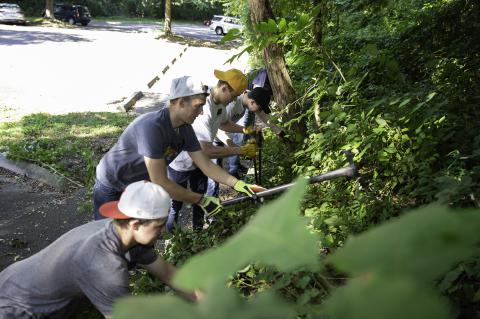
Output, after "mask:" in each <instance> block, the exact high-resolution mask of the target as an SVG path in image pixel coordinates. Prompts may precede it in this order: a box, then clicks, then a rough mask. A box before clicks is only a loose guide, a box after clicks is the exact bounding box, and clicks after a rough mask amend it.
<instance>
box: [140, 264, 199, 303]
mask: <svg viewBox="0 0 480 319" xmlns="http://www.w3.org/2000/svg"><path fill="white" fill-rule="evenodd" d="M142 267H143V268H145V269H146V270H147V271H148V272H149V273H151V274H152V275H154V276H155V277H157V278H158V279H160V280H161V281H162V282H163V283H165V284H166V285H167V286H169V287H170V288H171V289H172V290H173V291H175V293H176V294H177V295H179V296H180V297H182V298H185V299H187V300H190V301H196V300H197V296H196V295H195V293H194V292H188V291H185V290H183V289H180V288H178V287H176V286H175V285H172V279H173V276H174V275H175V273H176V272H177V268H176V267H175V266H173V265H172V264H170V263H169V262H166V261H164V260H163V259H162V258H160V257H159V258H158V259H157V260H156V261H155V262H154V263H153V264H151V265H147V266H142Z"/></svg>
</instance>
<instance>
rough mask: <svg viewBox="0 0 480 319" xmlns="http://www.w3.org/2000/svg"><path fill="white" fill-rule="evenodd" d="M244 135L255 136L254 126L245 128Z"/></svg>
mask: <svg viewBox="0 0 480 319" xmlns="http://www.w3.org/2000/svg"><path fill="white" fill-rule="evenodd" d="M243 134H246V135H253V134H255V128H254V127H253V126H247V127H244V128H243Z"/></svg>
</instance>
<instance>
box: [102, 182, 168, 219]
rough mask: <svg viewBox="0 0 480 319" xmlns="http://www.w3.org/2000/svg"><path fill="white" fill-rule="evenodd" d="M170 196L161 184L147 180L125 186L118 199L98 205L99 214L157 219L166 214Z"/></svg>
mask: <svg viewBox="0 0 480 319" xmlns="http://www.w3.org/2000/svg"><path fill="white" fill-rule="evenodd" d="M170 203H171V198H170V195H168V193H167V191H165V190H164V189H163V187H162V186H160V185H157V184H154V183H152V182H148V181H140V182H135V183H132V184H130V185H128V186H127V188H125V191H124V192H123V193H122V195H121V196H120V200H119V201H113V202H108V203H105V204H103V205H102V206H100V209H99V210H100V214H102V215H103V216H105V217H110V218H114V219H128V218H139V219H159V218H165V217H167V216H168V211H169V210H170Z"/></svg>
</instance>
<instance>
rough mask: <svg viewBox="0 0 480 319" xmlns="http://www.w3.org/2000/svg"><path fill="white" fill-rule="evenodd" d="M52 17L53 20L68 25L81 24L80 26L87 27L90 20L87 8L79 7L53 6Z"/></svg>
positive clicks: (68, 5) (67, 5)
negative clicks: (64, 22)
mask: <svg viewBox="0 0 480 319" xmlns="http://www.w3.org/2000/svg"><path fill="white" fill-rule="evenodd" d="M53 15H54V16H55V19H58V20H62V21H66V22H68V23H70V24H77V23H81V24H82V25H87V24H88V23H89V22H90V21H91V20H92V16H91V15H90V11H88V8H87V7H85V6H79V5H70V4H55V6H54V8H53Z"/></svg>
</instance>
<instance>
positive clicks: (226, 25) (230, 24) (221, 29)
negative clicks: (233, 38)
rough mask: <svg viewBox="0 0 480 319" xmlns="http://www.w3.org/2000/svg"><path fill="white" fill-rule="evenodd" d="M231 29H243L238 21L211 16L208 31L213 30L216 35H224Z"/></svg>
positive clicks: (225, 17)
mask: <svg viewBox="0 0 480 319" xmlns="http://www.w3.org/2000/svg"><path fill="white" fill-rule="evenodd" d="M233 28H236V29H239V30H242V29H243V26H242V25H241V24H240V20H239V19H237V18H234V17H227V16H219V15H215V16H213V18H212V23H211V24H210V30H214V31H215V33H216V34H218V35H223V34H226V33H227V32H228V31H229V30H230V29H233Z"/></svg>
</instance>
